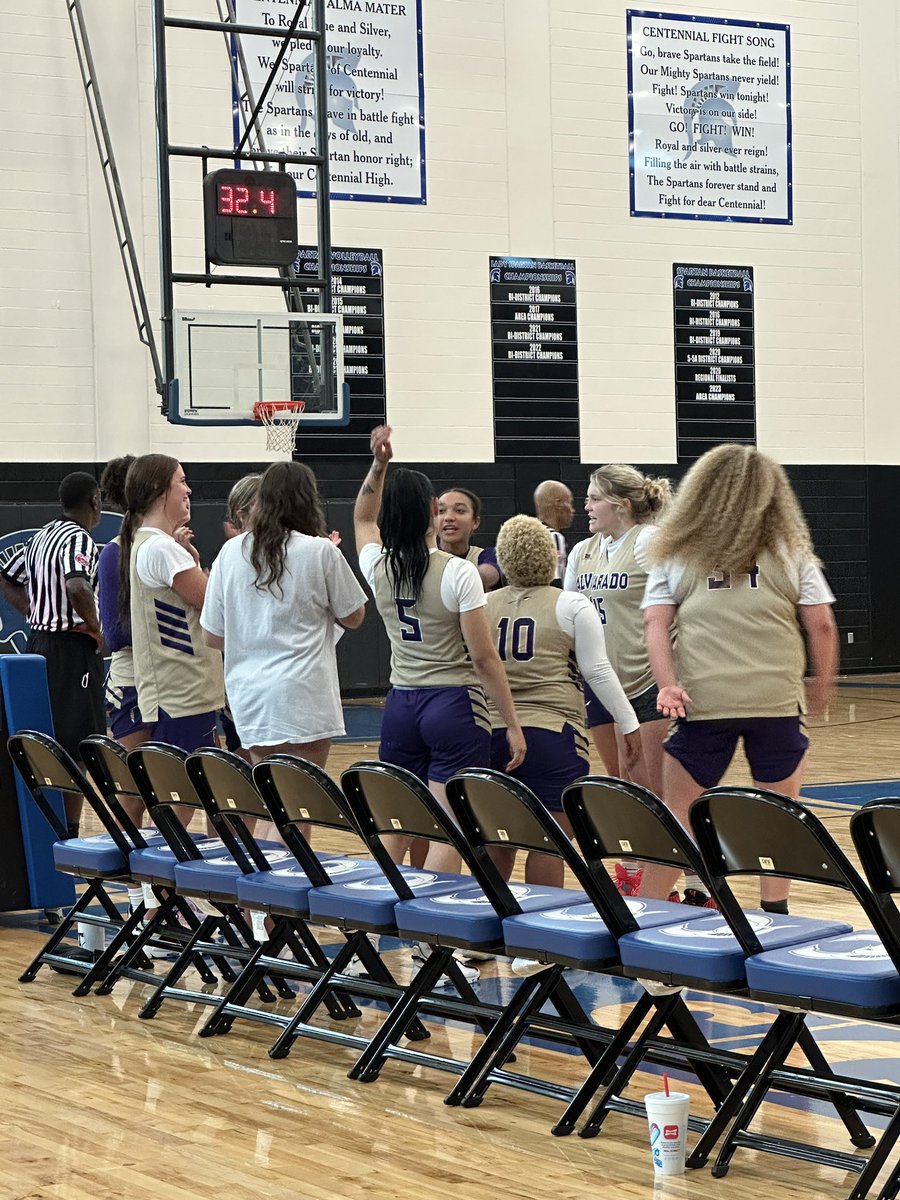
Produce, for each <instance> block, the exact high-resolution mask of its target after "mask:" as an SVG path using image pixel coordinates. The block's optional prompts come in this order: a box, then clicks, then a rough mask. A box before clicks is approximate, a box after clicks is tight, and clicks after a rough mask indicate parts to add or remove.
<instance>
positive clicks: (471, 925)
mask: <svg viewBox="0 0 900 1200" xmlns="http://www.w3.org/2000/svg"><path fill="white" fill-rule="evenodd" d="M466 878H467V881H468V885H469V886H465V887H463V888H461V889H459V890H452V891H449V892H442V893H440V894H438V895H432V896H427V897H421V898H419V897H417V898H416V899H415V900H401V901H400V902H399V904H397V906H396V908H395V915H396V921H397V929H398V930H399V932H400V933H401V934H403V936H404V937H409V938H415V939H418V940H420V941H425V942H427V941H432V942H435V943H438V944H440V943H442V942H446V943H448V944H451V945H460V944H461V945H472V946H497V945H502V944H503V928H504V922H503V919H502V918H501V917H500V916H499V915H498V914H497V912H496V911H495V909H494V906H493V905H492V904H491V902H490V900H489V899H488V897H487V896H486V895H485V894H484V892H483V891H482V890H481V889H480V888H479V887H478V886H477V885H475V887H474V888H473V887H472V886H471V884H472V882H473V881H472V880H471V879H468V877H466ZM509 890H510V892H512V895H513V898H514V899H515V901H516V902H517V904H518V905H519V907H520V908H521V909H523V910H524V911H525V912H534V911H536V910H539V909H545V908H559V907H561V906H562V905H564V904H566V903H567V902H568V903H569V904H577V903H578V902H579V901H582V902H583V901H584V893H583V892H575V891H570V890H569V889H567V888H555V887H539V886H537V885H536V884H525V883H511V884H510V885H509Z"/></svg>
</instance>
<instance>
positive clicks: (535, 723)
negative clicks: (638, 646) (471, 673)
mask: <svg viewBox="0 0 900 1200" xmlns="http://www.w3.org/2000/svg"><path fill="white" fill-rule="evenodd" d="M497 561H498V563H499V565H500V570H501V571H502V572H503V574H504V575H505V576H506V578H507V580H508V581H509V582H508V584H507V586H506V587H503V588H500V589H499V590H498V591H495V592H491V593H490V595H489V596H488V598H487V616H488V623H489V625H490V628H491V635H492V637H493V639H494V642H495V644H496V646H497V650H498V653H499V655H500V658H501V660H502V661H503V665H504V666H505V668H506V675H507V678H508V680H509V686H510V690H511V692H512V695H513V700H514V701H515V705H516V711H517V713H518V714H519V718H520V720H521V722H522V727H523V729H524V732H525V741H526V744H527V746H528V753H527V754H526V756H525V760H524V762H523V763H521V764H520V765H519V766H517V767H515V768H514V769H512V770H511V771H509V774H511V775H512V776H513V777H514V778H516V779H518V780H520V781H521V782H522V783H524V784H526V785H527V786H528V787H530V788H531V790H532V791H533V792H534V793H535V795H536V796H537V797H538V799H539V800H540V801H541V803H542V804H543V805H544V806H545V808H547V809H548V810H549V811H550V812H551V813H552V814H553V816H554V817H556V819H557V820H558V821H559V822H560V824H561V825H563V827H564V828H566V829H567V830H568V826H567V824H566V818H565V816H564V814H563V813H562V811H561V809H562V804H561V796H562V792H563V790H564V789H565V788H566V787H568V785H569V784H570V783H573V782H574V781H575V780H576V779H580V778H581V777H582V776H584V775H586V774H587V773H588V770H589V765H588V755H587V744H588V743H587V737H586V736H585V728H584V717H585V713H584V695H583V692H582V689H581V684H580V679H579V672H580V673H581V675H582V676H583V677H584V679H585V680H586V681H587V683H588V685H589V686H590V688H591V690H592V692H593V693H594V694H595V695H596V696H599V698H600V699H601V701H602V702H603V703H604V704H605V705H606V707H607V708H608V709H609V710H610V712H611V713H612V714H613V716H614V718H615V720H616V721H617V722H618V724H619V727H620V729H621V730H622V732H623V751H624V757H625V761H626V763H629V764H632V763H633V762H635V761H636V760H637V758H638V757H639V755H640V748H641V735H640V733H639V731H638V720H637V717H636V716H635V714H634V710H633V709H632V707H631V705H630V704H629V702H628V700H627V699H626V697H625V693H624V691H623V690H622V685H621V684H620V683H619V680H618V679H617V678H616V674H615V672H614V671H613V669H612V667H611V666H610V662H609V659H608V658H607V655H606V647H605V641H604V636H603V623H602V621H601V620H600V616H599V614H598V613H597V610H596V609H595V608H594V606H593V605H592V604H591V602H590V600H589V599H588V598H587V597H586V596H581V595H579V594H578V593H577V592H564V591H561V590H560V589H559V588H558V587H554V586H553V579H554V577H555V574H556V566H557V555H556V547H555V546H554V544H553V540H552V538H551V536H550V531H549V530H548V529H547V528H546V526H545V525H543V524H542V523H541V522H540V521H538V520H537V518H536V517H524V516H517V517H512V518H510V520H508V521H507V522H506V523H505V524H504V525H503V526H502V527H501V529H500V534H499V536H498V538H497ZM576 668H577V669H576ZM491 723H492V726H493V735H492V747H491V748H492V756H491V762H492V765H493V766H494V768H495V769H497V770H504V769H506V768H505V764H506V761H507V759H508V757H509V755H508V752H507V750H506V730H505V727H504V723H503V720H502V718H501V715H500V713H499V712H498V711H497V709H496V708H495V707H493V706H491ZM514 858H515V854H514V852H513V853H511V854H510V855H508V856H507V860H506V861H504V862H502V863H500V862H498V866H499V867H500V869H501V870H503V871H505V872H506V873H507V878H508V875H509V873H510V872H511V871H512V866H513V860H514ZM525 878H526V881H527V882H528V883H535V884H542V885H547V886H553V887H561V886H562V882H563V867H562V862H561V861H560V860H559V859H558V858H555V857H553V856H548V855H545V854H537V853H531V854H529V855H528V859H527V861H526V865H525Z"/></svg>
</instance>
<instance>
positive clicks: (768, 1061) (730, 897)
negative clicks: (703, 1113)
mask: <svg viewBox="0 0 900 1200" xmlns="http://www.w3.org/2000/svg"><path fill="white" fill-rule="evenodd" d="M873 816H874V810H873V815H872V816H869V817H865V818H862V819H861V820H858V821H857V824H856V825H855V829H856V836H857V837H858V838H859V840H860V844H861V845H862V846H863V847H864V848H866V849H867V850H869V851H870V852H871V856H870V863H871V864H873V870H874V869H875V867H874V864H875V863H876V862H877V855H878V853H879V852H878V851H877V850H876V849H875V846H874V837H875V833H874V831H875V828H876V827H877V824H878V817H874V819H873ZM854 820H857V819H856V818H854ZM690 823H691V828H692V830H693V832H694V836H695V838H696V840H697V846H698V849H699V850H700V853H701V854H702V856H703V861H704V863H705V866H706V877H707V880H708V883H709V884H710V887H711V894H712V895H713V897H714V898H715V900H716V901H717V903H718V905H719V908H720V911H721V913H722V915H723V917H725V918H726V920H727V921H728V924H729V926H730V928H731V930H732V932H733V935H734V937H735V939H736V940H737V941H738V943H739V944H740V946H741V949H742V951H743V952H744V954H745V956H746V976H747V984H748V991H749V995H750V997H751V998H752V999H754V1000H759V1001H762V1002H764V1003H766V1004H771V1005H773V1006H775V1007H776V1008H777V1009H778V1010H779V1011H778V1016H777V1017H776V1019H775V1021H774V1023H773V1025H772V1028H771V1029H770V1031H769V1033H768V1034H767V1035H766V1037H765V1038H764V1039H763V1044H762V1045H761V1047H760V1049H759V1050H758V1051H757V1053H756V1054H755V1055H754V1056H753V1058H752V1059H751V1062H750V1063H749V1064H748V1067H747V1069H746V1071H745V1073H744V1075H743V1076H742V1078H741V1079H739V1080H738V1082H737V1084H736V1085H735V1092H734V1097H733V1099H732V1098H730V1099H729V1101H728V1102H726V1104H725V1105H723V1108H722V1110H720V1113H719V1114H717V1115H716V1118H715V1120H714V1123H713V1124H714V1125H715V1126H716V1127H717V1128H715V1129H713V1127H712V1126H711V1127H710V1130H708V1131H707V1134H706V1135H704V1138H701V1142H700V1143H699V1144H698V1146H697V1149H696V1150H695V1153H694V1155H692V1156H691V1158H692V1160H693V1159H694V1158H695V1157H696V1158H698V1159H702V1160H703V1161H705V1156H706V1154H707V1153H708V1152H709V1151H710V1150H711V1148H712V1145H713V1144H714V1141H715V1139H716V1137H717V1136H718V1133H719V1132H720V1130H721V1128H722V1127H723V1126H724V1125H725V1124H727V1123H728V1122H729V1121H730V1122H731V1123H730V1125H729V1126H728V1130H727V1133H726V1134H725V1137H724V1140H723V1142H722V1146H721V1149H720V1151H719V1156H718V1158H717V1160H716V1163H715V1165H714V1167H713V1174H714V1175H716V1176H722V1175H725V1174H726V1173H727V1171H728V1168H729V1165H730V1163H731V1159H732V1157H733V1155H734V1153H735V1151H736V1149H737V1148H738V1147H739V1146H747V1147H751V1148H753V1149H756V1150H764V1151H767V1152H769V1153H774V1154H782V1155H786V1156H788V1157H791V1158H799V1159H804V1160H806V1161H809V1162H813V1163H817V1164H820V1165H825V1166H831V1167H836V1168H838V1169H840V1170H846V1171H853V1172H855V1173H857V1174H858V1175H859V1179H858V1181H857V1183H856V1186H855V1187H854V1188H853V1190H852V1191H851V1193H850V1195H851V1197H852V1198H853V1200H861V1198H862V1197H863V1196H865V1195H866V1194H867V1192H868V1190H869V1189H870V1187H871V1186H872V1184H873V1182H874V1179H875V1176H876V1175H877V1173H878V1171H879V1169H880V1167H881V1165H883V1163H884V1161H885V1159H886V1156H887V1154H888V1153H889V1151H890V1149H891V1147H892V1146H893V1144H894V1142H895V1140H896V1138H897V1135H898V1133H900V1089H897V1088H892V1089H885V1088H879V1087H877V1086H876V1085H873V1084H869V1083H863V1084H861V1083H860V1081H859V1080H854V1079H851V1078H849V1077H847V1076H840V1075H836V1074H834V1073H832V1072H831V1071H830V1069H827V1071H823V1070H822V1069H821V1066H820V1064H818V1063H815V1062H814V1063H813V1067H814V1070H815V1074H816V1075H817V1076H818V1077H819V1082H820V1084H821V1088H820V1092H819V1095H820V1097H821V1098H823V1099H826V1100H828V1101H829V1102H830V1103H832V1104H834V1105H835V1107H836V1108H837V1109H838V1112H839V1114H840V1116H841V1117H842V1119H843V1120H844V1124H845V1125H846V1126H847V1128H848V1131H849V1132H850V1136H851V1141H852V1142H853V1144H854V1145H856V1146H858V1147H869V1146H872V1145H873V1144H874V1139H873V1138H872V1137H871V1135H869V1134H868V1131H866V1130H865V1128H864V1127H862V1126H861V1124H860V1123H859V1121H858V1118H856V1120H855V1121H854V1120H852V1119H851V1120H848V1115H850V1114H852V1116H853V1117H855V1116H856V1114H855V1111H854V1110H855V1109H860V1110H861V1111H865V1112H888V1113H889V1114H890V1115H891V1121H890V1123H889V1125H888V1129H887V1131H886V1132H885V1134H883V1135H882V1138H881V1141H880V1142H879V1144H878V1147H877V1149H876V1150H875V1153H874V1154H873V1155H872V1156H871V1157H870V1158H868V1159H866V1158H864V1157H862V1156H860V1155H856V1154H848V1153H845V1152H842V1151H838V1150H832V1149H828V1148H823V1147H819V1146H810V1145H805V1144H803V1143H797V1142H790V1141H786V1140H784V1139H779V1138H774V1137H771V1136H763V1135H760V1134H756V1133H751V1132H750V1131H749V1125H750V1123H751V1121H752V1120H753V1118H754V1116H755V1115H756V1113H757V1111H758V1109H759V1107H760V1105H761V1104H762V1102H763V1100H764V1099H765V1098H766V1095H767V1094H768V1092H769V1091H770V1089H772V1088H773V1087H775V1086H777V1087H779V1088H781V1087H782V1084H781V1083H780V1082H778V1081H777V1080H776V1075H777V1074H779V1073H780V1074H781V1075H784V1074H785V1073H788V1074H791V1075H793V1074H794V1073H793V1072H788V1071H787V1068H786V1066H785V1064H786V1060H787V1057H788V1055H789V1053H790V1052H791V1050H792V1049H793V1048H794V1047H795V1046H800V1047H801V1048H802V1049H803V1051H804V1053H806V1054H807V1055H808V1054H809V1049H808V1045H809V1039H810V1038H811V1034H810V1032H809V1030H808V1029H807V1027H806V1024H805V1016H806V1013H808V1012H821V1013H828V1014H829V1015H840V1016H845V1017H853V1018H855V1019H858V1020H861V1021H868V1020H876V1021H884V1020H887V1021H890V1022H895V1021H897V1020H898V1018H900V976H898V965H900V941H898V937H897V933H898V926H897V921H896V916H895V917H894V918H893V919H890V918H888V916H887V907H886V905H885V904H884V903H883V901H884V900H885V899H886V894H883V895H882V897H881V899H879V897H877V896H873V895H872V893H871V892H870V891H869V889H868V888H867V887H866V885H865V883H864V882H863V880H862V879H861V878H860V876H859V874H858V873H857V871H856V870H855V869H854V867H853V866H852V864H851V863H850V862H849V860H848V859H847V857H846V855H845V854H844V853H843V851H842V850H841V849H840V847H839V846H838V845H837V843H836V842H835V841H834V839H833V838H832V836H831V835H830V833H829V832H828V831H827V830H826V829H825V827H824V826H823V825H822V823H821V822H820V821H819V820H818V819H817V818H816V817H815V815H814V814H813V813H811V812H810V811H809V810H808V809H806V808H804V807H803V806H802V805H801V804H798V803H797V802H796V801H794V800H791V799H789V798H787V797H786V796H779V795H777V794H775V793H774V792H765V791H762V790H755V789H745V788H714V789H712V790H710V791H708V792H705V793H704V794H703V795H702V796H701V797H700V798H699V799H698V800H697V801H695V803H694V804H693V805H692V807H691V812H690ZM886 861H887V859H886V858H885V857H884V856H883V855H882V858H881V862H882V864H884V863H885V862H886ZM760 874H765V875H767V876H774V877H778V878H789V879H796V880H800V881H805V882H807V883H813V884H820V885H823V886H824V887H828V888H837V889H840V890H841V891H843V892H845V893H849V894H850V895H851V896H852V897H853V899H854V900H856V902H857V903H858V905H859V906H860V908H862V910H863V913H864V914H865V916H866V917H867V918H868V920H869V921H870V922H871V925H872V929H871V930H866V931H857V930H853V929H852V928H850V927H849V926H844V927H843V928H841V929H840V930H838V931H836V932H835V933H832V934H828V933H827V932H825V931H818V932H816V933H813V934H812V935H810V936H807V937H806V938H804V939H803V941H802V942H796V941H794V942H791V943H789V944H787V945H784V944H782V945H781V946H779V947H777V948H775V947H772V946H771V944H767V939H766V930H764V929H761V928H760V927H759V924H758V923H754V922H753V921H752V920H751V917H752V914H746V913H744V912H743V911H742V909H741V907H740V905H739V903H738V901H737V899H736V898H735V896H734V893H733V891H732V889H731V886H730V884H729V879H730V878H731V877H732V876H740V875H755V876H758V875H760ZM885 879H886V876H884V875H882V881H883V882H884V880H885ZM789 919H790V920H796V921H798V922H799V924H803V922H802V920H801V919H798V918H789ZM781 920H782V922H783V921H784V918H782V919H781ZM879 943H880V945H879ZM860 947H863V948H864V953H863V954H861V955H860V953H859V950H860ZM873 951H874V952H875V954H874V960H873V958H870V957H869V956H870V955H871V954H872V952H873ZM811 1061H812V1060H811ZM823 1061H824V1060H823ZM788 1090H796V1089H794V1088H792V1087H790V1086H789V1087H788ZM851 1101H852V1105H853V1106H854V1107H851Z"/></svg>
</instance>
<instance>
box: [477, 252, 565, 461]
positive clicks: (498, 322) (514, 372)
mask: <svg viewBox="0 0 900 1200" xmlns="http://www.w3.org/2000/svg"><path fill="white" fill-rule="evenodd" d="M490 284H491V359H492V368H493V370H492V375H493V384H494V456H495V458H497V459H501V458H547V457H556V458H574V459H576V460H577V459H578V457H579V445H580V433H579V430H580V425H579V412H578V309H577V303H576V296H575V263H574V261H573V260H572V259H563V260H558V259H551V258H492V259H491V260H490Z"/></svg>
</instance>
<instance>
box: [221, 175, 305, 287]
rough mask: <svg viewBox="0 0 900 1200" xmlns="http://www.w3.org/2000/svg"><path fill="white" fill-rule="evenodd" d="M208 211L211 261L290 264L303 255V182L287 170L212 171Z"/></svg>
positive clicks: (251, 264)
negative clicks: (299, 235)
mask: <svg viewBox="0 0 900 1200" xmlns="http://www.w3.org/2000/svg"><path fill="white" fill-rule="evenodd" d="M203 216H204V223H205V228H206V257H207V258H208V259H209V261H210V262H214V263H219V264H221V265H234V266H241V267H286V266H288V265H289V264H290V263H292V262H293V261H294V259H295V258H296V257H297V184H296V182H295V180H294V178H293V176H291V175H289V174H287V172H285V171H235V170H231V169H224V170H221V171H211V172H210V174H209V175H207V176H206V178H205V179H204V180H203Z"/></svg>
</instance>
